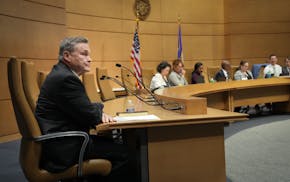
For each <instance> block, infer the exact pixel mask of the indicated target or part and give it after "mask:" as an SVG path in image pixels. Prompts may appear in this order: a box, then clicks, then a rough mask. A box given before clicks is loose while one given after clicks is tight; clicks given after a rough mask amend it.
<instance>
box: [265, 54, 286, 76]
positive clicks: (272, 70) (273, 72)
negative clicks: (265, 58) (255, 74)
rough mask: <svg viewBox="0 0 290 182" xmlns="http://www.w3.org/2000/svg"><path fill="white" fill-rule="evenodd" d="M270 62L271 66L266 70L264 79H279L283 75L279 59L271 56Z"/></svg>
mask: <svg viewBox="0 0 290 182" xmlns="http://www.w3.org/2000/svg"><path fill="white" fill-rule="evenodd" d="M269 62H270V64H269V65H268V66H266V67H265V69H264V78H270V77H273V76H274V77H279V76H280V74H281V73H282V67H281V66H280V65H278V64H277V62H278V58H277V56H276V55H274V54H271V55H270V56H269Z"/></svg>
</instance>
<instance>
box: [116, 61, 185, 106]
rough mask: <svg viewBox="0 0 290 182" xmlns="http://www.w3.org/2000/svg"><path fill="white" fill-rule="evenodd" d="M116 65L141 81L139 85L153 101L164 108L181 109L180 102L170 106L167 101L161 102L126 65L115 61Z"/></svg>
mask: <svg viewBox="0 0 290 182" xmlns="http://www.w3.org/2000/svg"><path fill="white" fill-rule="evenodd" d="M116 67H119V68H121V69H125V70H127V71H129V72H130V73H131V74H132V75H133V76H134V77H135V78H136V80H137V81H138V82H139V83H141V85H142V86H143V87H144V89H145V90H146V91H147V92H148V93H149V94H150V95H151V96H152V98H153V99H154V101H155V102H156V103H158V105H160V106H161V107H162V108H163V109H166V110H180V109H183V106H181V105H180V104H178V103H171V104H173V106H170V107H168V105H170V104H169V103H163V102H162V101H160V100H158V99H157V98H156V96H155V94H153V93H152V92H151V91H150V89H148V88H147V87H146V86H145V84H144V82H143V81H142V80H140V79H139V78H138V77H137V76H136V75H135V73H134V72H133V71H132V70H131V69H129V68H127V67H126V66H122V65H121V64H119V63H117V64H116Z"/></svg>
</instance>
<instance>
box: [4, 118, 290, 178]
mask: <svg viewBox="0 0 290 182" xmlns="http://www.w3.org/2000/svg"><path fill="white" fill-rule="evenodd" d="M19 144H20V142H19V141H14V142H8V143H2V144H0V181H1V182H25V181H26V180H25V177H24V175H23V173H22V171H21V169H20V166H19V163H18V150H19ZM225 149H226V165H227V182H290V115H273V116H263V117H257V118H252V119H250V120H249V121H246V122H237V123H234V124H231V125H230V126H228V127H225Z"/></svg>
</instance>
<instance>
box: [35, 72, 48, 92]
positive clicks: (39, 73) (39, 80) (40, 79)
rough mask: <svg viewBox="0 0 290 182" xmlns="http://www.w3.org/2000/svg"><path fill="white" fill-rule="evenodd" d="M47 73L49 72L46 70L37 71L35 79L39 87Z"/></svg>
mask: <svg viewBox="0 0 290 182" xmlns="http://www.w3.org/2000/svg"><path fill="white" fill-rule="evenodd" d="M48 73H49V72H48V71H38V72H37V81H38V87H39V89H40V88H41V86H42V84H43V83H44V81H45V79H46V77H47V75H48Z"/></svg>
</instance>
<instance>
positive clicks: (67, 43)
mask: <svg viewBox="0 0 290 182" xmlns="http://www.w3.org/2000/svg"><path fill="white" fill-rule="evenodd" d="M79 43H89V41H88V39H87V38H85V37H81V36H79V37H67V38H65V39H63V40H62V41H61V43H60V46H59V53H58V60H59V61H62V60H63V52H64V51H68V52H73V51H74V48H75V45H76V44H79Z"/></svg>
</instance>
